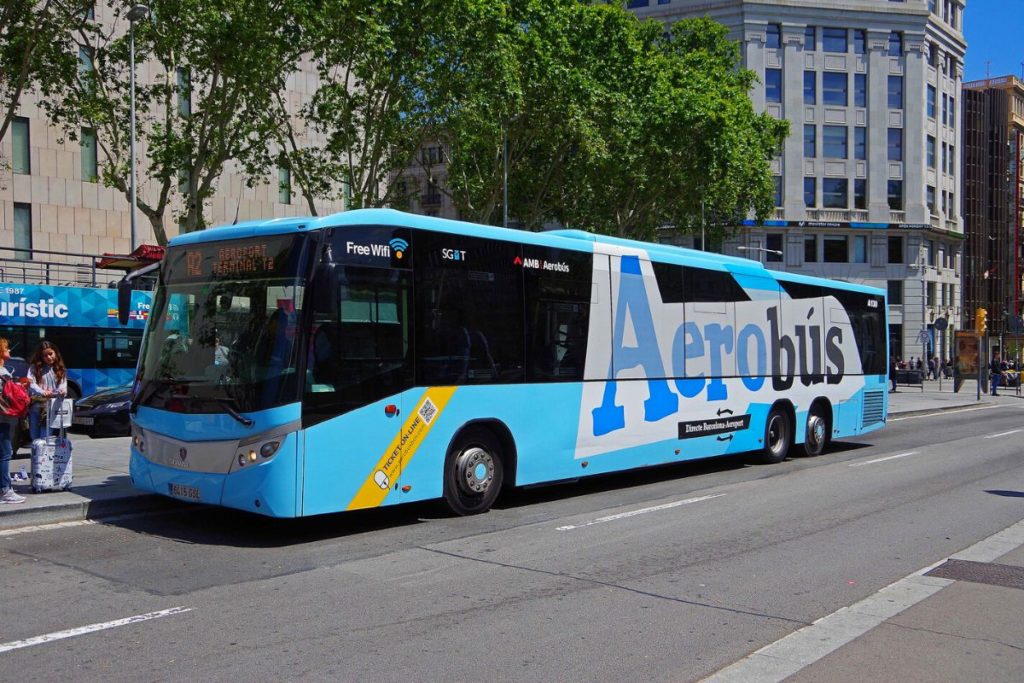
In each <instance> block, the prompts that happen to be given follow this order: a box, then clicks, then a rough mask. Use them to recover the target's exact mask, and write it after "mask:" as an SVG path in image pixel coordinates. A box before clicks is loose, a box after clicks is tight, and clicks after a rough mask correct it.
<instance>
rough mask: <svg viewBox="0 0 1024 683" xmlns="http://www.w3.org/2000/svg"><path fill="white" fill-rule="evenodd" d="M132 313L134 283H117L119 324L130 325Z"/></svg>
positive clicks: (126, 281) (124, 281)
mask: <svg viewBox="0 0 1024 683" xmlns="http://www.w3.org/2000/svg"><path fill="white" fill-rule="evenodd" d="M131 311H132V283H131V282H129V281H128V280H121V281H120V282H118V283H117V322H119V323H121V324H122V325H127V324H128V316H129V314H131Z"/></svg>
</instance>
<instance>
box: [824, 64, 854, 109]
mask: <svg viewBox="0 0 1024 683" xmlns="http://www.w3.org/2000/svg"><path fill="white" fill-rule="evenodd" d="M848 83H849V78H847V75H846V74H845V73H836V72H834V71H826V72H825V73H823V74H822V75H821V101H822V102H823V103H824V104H837V105H840V106H843V107H845V106H846V104H847V102H848V97H847V84H848Z"/></svg>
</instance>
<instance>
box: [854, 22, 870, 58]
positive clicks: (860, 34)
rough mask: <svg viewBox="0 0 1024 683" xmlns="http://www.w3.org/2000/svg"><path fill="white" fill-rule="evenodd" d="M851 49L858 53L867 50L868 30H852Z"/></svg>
mask: <svg viewBox="0 0 1024 683" xmlns="http://www.w3.org/2000/svg"><path fill="white" fill-rule="evenodd" d="M853 51H854V52H855V53H856V54H858V55H864V54H867V52H868V32H867V31H865V30H864V29H862V28H856V29H854V30H853Z"/></svg>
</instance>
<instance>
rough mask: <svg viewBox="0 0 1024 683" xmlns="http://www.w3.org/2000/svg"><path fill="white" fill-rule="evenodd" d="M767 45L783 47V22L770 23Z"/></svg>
mask: <svg viewBox="0 0 1024 683" xmlns="http://www.w3.org/2000/svg"><path fill="white" fill-rule="evenodd" d="M765 47H770V48H780V47H782V25H781V24H768V37H767V41H766V42H765Z"/></svg>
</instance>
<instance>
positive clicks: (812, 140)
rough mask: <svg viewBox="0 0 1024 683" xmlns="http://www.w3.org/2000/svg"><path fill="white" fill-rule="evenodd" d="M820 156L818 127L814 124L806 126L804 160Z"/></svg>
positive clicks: (806, 124)
mask: <svg viewBox="0 0 1024 683" xmlns="http://www.w3.org/2000/svg"><path fill="white" fill-rule="evenodd" d="M816 156H818V140H817V127H816V126H815V125H814V124H813V123H805V124H804V158H806V159H813V158H814V157H816Z"/></svg>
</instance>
